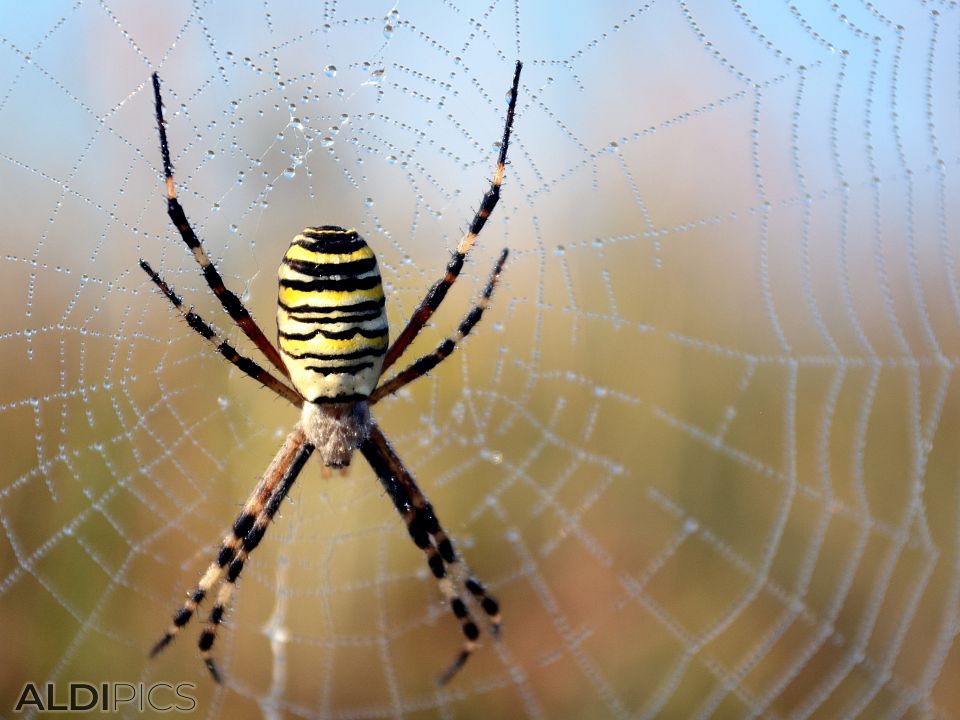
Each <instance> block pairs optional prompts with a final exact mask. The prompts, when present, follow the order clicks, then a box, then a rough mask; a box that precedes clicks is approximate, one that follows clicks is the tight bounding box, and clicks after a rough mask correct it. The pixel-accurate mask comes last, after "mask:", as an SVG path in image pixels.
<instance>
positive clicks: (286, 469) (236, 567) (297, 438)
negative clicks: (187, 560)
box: [150, 426, 313, 682]
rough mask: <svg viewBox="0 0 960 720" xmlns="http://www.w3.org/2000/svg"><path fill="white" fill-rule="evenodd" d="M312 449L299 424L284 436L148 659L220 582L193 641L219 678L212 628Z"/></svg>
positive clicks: (215, 626)
mask: <svg viewBox="0 0 960 720" xmlns="http://www.w3.org/2000/svg"><path fill="white" fill-rule="evenodd" d="M312 452H313V445H311V444H310V443H308V442H307V438H306V436H305V435H304V432H303V430H302V429H301V428H300V427H299V426H298V427H297V428H296V429H295V430H294V431H293V432H291V433H290V434H289V435H288V436H287V439H286V440H285V441H284V443H283V446H282V447H281V448H280V451H279V452H278V453H277V454H276V456H275V457H274V458H273V461H272V462H271V463H270V466H269V467H268V468H267V471H266V472H265V473H264V475H263V478H261V480H260V482H259V483H258V484H257V487H256V488H255V489H254V491H253V493H251V495H250V497H249V498H248V499H247V502H246V503H245V504H244V506H243V510H242V511H241V512H240V515H239V516H238V517H237V520H236V522H234V524H233V527H232V528H231V531H230V534H228V535H227V536H226V537H225V538H224V540H223V543H222V544H221V546H220V551H219V552H218V553H217V559H216V560H214V561H213V562H212V563H211V564H210V567H209V568H207V571H206V572H205V573H204V574H203V576H202V577H201V578H200V582H199V583H197V587H196V588H195V589H194V590H193V591H192V592H191V593H190V594H189V595H188V596H187V601H186V602H185V603H184V604H183V606H182V607H181V608H180V609H179V610H178V611H177V612H176V613H175V614H174V616H173V622H172V623H171V625H170V627H169V628H168V629H167V631H166V632H165V633H164V634H163V637H161V638H160V639H159V640H158V641H157V642H156V644H155V645H154V646H153V649H152V650H151V651H150V656H151V657H153V656H155V655H156V654H157V653H159V652H160V651H161V650H163V649H164V648H165V647H166V646H167V645H169V644H170V642H171V641H172V640H173V639H174V637H176V635H177V634H178V633H179V632H180V630H181V628H183V627H184V626H185V625H186V624H187V623H188V622H190V619H191V618H192V617H193V615H194V613H195V612H196V610H197V607H198V606H199V605H200V603H201V602H203V600H204V598H206V596H207V595H208V594H209V593H210V591H211V590H212V589H213V588H214V587H215V586H216V584H217V583H218V582H220V581H221V580H222V581H223V584H222V585H221V587H220V590H219V592H218V593H217V599H216V603H215V604H214V606H213V609H212V610H211V611H210V617H209V618H208V620H207V623H206V625H205V626H204V629H203V631H202V632H201V634H200V641H199V647H200V653H201V656H202V657H203V660H204V663H205V664H206V666H207V669H208V670H209V671H210V674H211V675H213V679H214V680H216V681H217V682H221V681H222V678H221V676H220V672H219V670H218V669H217V666H216V663H215V662H214V660H213V654H212V653H213V643H214V641H215V640H216V632H217V628H218V627H219V625H220V622H221V621H222V619H223V615H224V613H225V612H226V608H227V606H228V604H229V601H230V596H231V594H232V592H233V589H234V587H235V585H236V581H237V578H238V577H239V575H240V572H241V570H243V565H244V563H245V562H246V559H247V556H248V555H249V554H250V553H251V552H253V550H254V549H255V548H256V547H257V545H259V543H260V540H262V539H263V535H264V533H265V532H266V530H267V526H268V525H269V523H270V521H271V520H272V519H273V516H274V515H276V513H277V510H279V509H280V505H281V504H282V503H283V500H284V498H286V496H287V493H288V492H289V491H290V488H291V487H292V486H293V483H294V482H295V481H296V479H297V476H298V475H299V474H300V471H301V470H302V469H303V466H304V464H305V463H306V462H307V459H308V458H309V457H310V454H311V453H312Z"/></svg>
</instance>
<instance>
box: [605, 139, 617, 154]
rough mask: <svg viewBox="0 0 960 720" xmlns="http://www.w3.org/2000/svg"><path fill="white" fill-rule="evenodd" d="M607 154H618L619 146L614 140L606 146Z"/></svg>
mask: <svg viewBox="0 0 960 720" xmlns="http://www.w3.org/2000/svg"><path fill="white" fill-rule="evenodd" d="M607 152H612V153H615V152H620V144H619V143H617V142H616V141H615V140H611V141H610V144H609V145H607Z"/></svg>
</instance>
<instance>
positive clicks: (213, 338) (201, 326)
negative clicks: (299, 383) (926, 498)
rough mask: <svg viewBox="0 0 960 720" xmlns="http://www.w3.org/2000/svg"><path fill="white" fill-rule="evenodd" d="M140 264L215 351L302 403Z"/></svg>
mask: <svg viewBox="0 0 960 720" xmlns="http://www.w3.org/2000/svg"><path fill="white" fill-rule="evenodd" d="M140 267H141V268H142V269H143V271H144V272H145V273H146V274H147V275H148V276H149V277H150V280H152V281H153V284H154V285H156V286H157V287H158V288H160V291H161V292H162V293H163V294H164V295H166V297H167V299H168V300H169V301H170V302H171V303H172V304H173V306H174V307H175V308H176V309H177V311H178V312H179V313H180V315H181V317H183V319H184V320H185V321H186V323H187V325H189V326H190V327H192V328H193V329H194V330H195V331H196V332H197V333H198V334H199V335H200V336H201V337H202V338H203V339H204V340H207V341H208V342H210V343H211V344H212V345H213V346H214V347H215V348H216V349H217V352H218V353H220V354H221V355H223V357H225V358H226V359H227V361H228V362H230V363H232V364H234V365H235V366H236V367H238V368H239V369H240V370H242V371H243V372H245V373H246V374H247V375H249V376H250V377H252V378H253V379H254V380H256V381H257V382H259V383H260V384H261V385H263V386H264V387H265V388H268V389H269V390H273V392H275V393H276V394H277V395H279V396H280V397H282V398H283V399H284V400H287V401H289V402H290V403H292V404H294V405H296V406H297V407H302V406H303V398H302V397H300V393H298V392H297V391H296V390H294V389H293V388H291V387H288V386H287V385H286V384H285V383H284V382H282V381H281V380H279V379H277V378H276V377H274V376H273V375H271V374H270V372H269V371H267V370H265V369H264V368H262V367H260V365H258V364H257V363H256V362H254V361H253V360H251V359H250V358H248V357H246V356H244V355H241V354H240V353H238V352H237V350H236V349H235V348H234V347H233V346H232V345H231V344H230V343H228V342H227V341H226V340H224V339H223V338H222V337H221V336H220V335H219V334H218V333H217V331H216V330H214V329H213V327H211V326H210V325H209V324H208V323H207V322H206V321H205V320H204V319H203V318H202V317H200V316H199V315H197V314H196V313H195V312H193V311H192V310H185V309H184V307H183V300H182V299H181V298H180V296H179V295H177V294H176V293H175V292H173V290H171V289H170V286H169V285H167V283H166V281H165V280H164V279H163V278H162V277H160V276H159V275H158V274H157V273H156V272H155V271H154V270H153V268H152V267H150V264H149V263H148V262H147V261H146V260H141V261H140Z"/></svg>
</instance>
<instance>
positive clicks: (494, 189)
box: [381, 61, 523, 372]
mask: <svg viewBox="0 0 960 720" xmlns="http://www.w3.org/2000/svg"><path fill="white" fill-rule="evenodd" d="M521 67H523V63H521V62H520V61H517V66H516V69H515V70H514V73H513V85H512V86H511V88H510V103H509V104H508V105H507V119H506V122H505V124H504V126H503V140H501V142H500V155H499V157H498V158H497V169H496V171H495V172H494V173H493V180H491V181H490V189H489V190H487V192H486V193H484V195H483V200H482V201H481V202H480V207H479V209H478V210H477V212H476V214H475V215H474V216H473V220H472V221H471V222H470V227H469V228H468V230H467V232H466V233H465V234H464V236H463V237H462V238H461V239H460V242H459V243H458V244H457V249H456V250H455V251H454V252H453V255H452V256H451V257H450V261H449V262H448V263H447V270H446V273H444V276H443V277H442V278H441V279H440V280H438V281H437V282H435V283H434V284H433V286H432V287H431V288H430V290H428V291H427V294H426V296H425V297H424V298H423V300H421V301H420V304H419V305H418V306H417V309H416V310H414V311H413V315H411V316H410V321H409V322H408V323H407V326H406V327H405V328H404V329H403V330H402V331H401V332H400V335H398V336H397V339H396V340H395V341H394V343H393V345H391V346H390V348H389V349H388V350H387V354H386V356H384V358H383V370H381V372H383V371H385V370H386V369H387V368H388V367H390V366H391V365H393V363H394V362H395V361H396V360H397V358H399V357H400V356H401V355H402V354H403V351H404V350H406V349H407V347H408V346H409V345H410V343H411V342H413V339H414V338H415V337H416V336H417V334H419V332H420V331H421V330H422V329H423V326H424V325H426V324H427V321H428V320H430V316H432V315H433V313H434V311H435V310H436V309H437V308H438V307H440V303H442V302H443V299H444V297H446V295H447V290H449V289H450V286H451V285H453V283H454V282H455V281H456V279H457V277H459V275H460V271H461V270H462V269H463V261H464V258H465V257H466V255H467V253H468V252H470V248H471V247H473V243H474V241H475V240H476V239H477V235H479V234H480V231H481V230H482V229H483V226H484V225H485V224H486V222H487V218H489V217H490V213H492V212H493V209H494V208H495V207H496V206H497V202H498V201H499V200H500V186H501V185H502V184H503V175H504V172H505V171H506V165H507V147H508V146H509V145H510V131H511V130H512V128H513V115H514V111H515V109H516V107H517V88H518V86H519V85H520V68H521Z"/></svg>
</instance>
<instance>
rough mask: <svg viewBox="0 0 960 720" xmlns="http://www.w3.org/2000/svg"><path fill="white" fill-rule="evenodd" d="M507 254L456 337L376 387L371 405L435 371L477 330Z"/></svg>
mask: <svg viewBox="0 0 960 720" xmlns="http://www.w3.org/2000/svg"><path fill="white" fill-rule="evenodd" d="M507 253H508V250H507V248H504V249H503V252H501V253H500V258H499V259H498V260H497V263H496V265H494V266H493V272H491V273H490V279H489V280H488V281H487V286H486V287H485V288H484V289H483V295H481V297H480V301H479V302H478V303H477V304H476V305H474V306H473V307H472V308H471V309H470V312H468V313H467V314H466V315H465V316H464V318H463V320H461V321H460V326H459V327H458V328H457V332H456V333H454V335H453V336H452V337H449V338H447V339H446V340H444V341H443V342H442V343H440V344H439V345H438V346H437V349H436V350H434V351H433V352H432V353H430V354H429V355H424V356H423V357H421V358H419V359H418V360H416V361H415V362H413V363H412V364H410V365H409V366H408V367H407V368H406V369H405V370H402V371H401V372H399V373H397V374H396V375H394V376H393V377H392V378H390V379H389V380H387V381H386V382H384V383H383V384H381V385H380V386H379V387H378V388H377V389H376V390H374V391H373V394H372V395H370V404H371V405H373V404H374V403H376V402H377V401H379V400H382V399H383V398H385V397H387V396H388V395H393V394H394V393H395V392H397V390H399V389H400V388H402V387H403V386H404V385H407V384H408V383H411V382H413V381H414V380H416V379H417V378H419V377H422V376H424V375H426V374H427V373H428V372H430V371H431V370H433V369H434V368H435V367H436V366H437V365H439V364H440V363H441V362H443V361H444V360H445V359H446V358H447V357H449V355H450V354H451V353H452V352H453V351H454V350H455V349H456V347H457V344H458V343H459V342H460V341H461V340H463V339H464V338H465V337H466V336H467V335H469V334H470V331H471V330H473V326H474V325H476V324H477V323H478V322H480V318H481V317H482V316H483V312H484V310H486V309H487V305H489V304H490V296H491V295H493V289H494V287H496V285H497V280H499V279H500V273H501V272H502V270H503V264H504V263H505V262H506V260H507Z"/></svg>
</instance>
